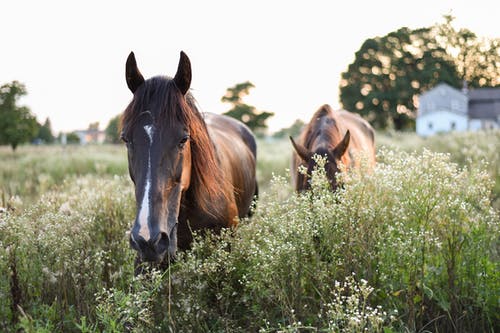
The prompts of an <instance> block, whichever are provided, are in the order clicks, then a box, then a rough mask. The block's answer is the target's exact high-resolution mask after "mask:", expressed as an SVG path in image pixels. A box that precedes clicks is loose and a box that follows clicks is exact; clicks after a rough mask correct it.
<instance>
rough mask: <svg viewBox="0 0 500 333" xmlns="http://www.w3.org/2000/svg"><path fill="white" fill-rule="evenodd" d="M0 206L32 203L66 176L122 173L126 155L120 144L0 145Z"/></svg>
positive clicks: (124, 169)
mask: <svg viewBox="0 0 500 333" xmlns="http://www.w3.org/2000/svg"><path fill="white" fill-rule="evenodd" d="M0 161H1V163H0V206H1V207H6V206H8V205H9V202H10V204H11V205H14V206H19V201H21V202H27V203H28V204H31V203H32V202H33V201H35V200H36V199H37V198H38V197H39V196H40V195H41V194H43V193H44V192H46V191H47V190H49V189H50V188H52V187H53V186H54V185H59V184H62V183H63V181H64V180H65V179H67V178H69V177H79V176H82V175H87V174H93V175H95V176H103V175H123V174H126V172H127V155H126V151H125V149H124V148H123V147H122V146H111V145H108V146H95V145H90V146H71V145H70V146H21V147H19V148H18V149H17V150H16V152H12V151H11V149H10V148H8V147H5V146H4V147H1V146H0Z"/></svg>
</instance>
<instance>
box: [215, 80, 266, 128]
mask: <svg viewBox="0 0 500 333" xmlns="http://www.w3.org/2000/svg"><path fill="white" fill-rule="evenodd" d="M254 87H255V86H254V85H253V84H252V83H251V82H250V81H246V82H243V83H238V84H236V85H235V86H234V87H231V88H228V89H227V90H226V94H225V95H224V96H223V97H222V98H221V101H222V102H225V103H230V104H232V106H233V107H232V108H231V109H230V110H229V111H227V112H225V113H224V114H225V115H227V116H229V117H233V118H235V119H238V120H240V121H241V122H243V123H244V124H246V125H247V126H248V127H249V128H250V129H251V130H252V131H254V132H255V131H258V130H259V129H260V130H265V129H266V128H267V124H266V121H267V118H269V117H272V116H273V115H274V113H272V112H267V111H257V109H256V108H255V107H254V106H252V105H248V104H245V103H243V97H244V96H247V95H248V94H249V90H250V89H251V88H254Z"/></svg>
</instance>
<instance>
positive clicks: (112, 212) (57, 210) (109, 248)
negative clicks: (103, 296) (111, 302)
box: [0, 177, 135, 331]
mask: <svg viewBox="0 0 500 333" xmlns="http://www.w3.org/2000/svg"><path fill="white" fill-rule="evenodd" d="M132 198H133V196H132V192H131V186H130V184H129V182H128V181H127V180H125V179H124V178H120V177H115V178H114V179H111V178H110V179H93V178H92V177H84V178H80V179H76V180H74V181H72V182H67V183H65V184H64V185H63V186H61V188H60V189H59V191H54V192H48V193H47V194H45V195H44V196H43V197H42V198H41V199H40V201H39V202H38V203H37V204H35V205H33V206H32V207H31V208H30V209H27V210H26V211H24V212H23V213H22V214H16V213H14V214H7V215H6V216H0V221H1V223H0V244H1V246H0V272H1V275H2V276H3V277H6V278H3V279H1V282H0V294H1V295H2V297H1V298H0V309H1V311H0V327H2V328H3V329H4V330H7V328H8V327H10V326H9V325H10V324H12V323H16V322H18V319H19V318H22V321H21V323H22V325H23V326H24V328H25V329H26V328H28V327H49V328H50V330H52V329H55V328H57V330H59V331H67V330H71V329H72V328H73V329H74V325H75V324H74V322H78V319H79V318H80V317H82V316H85V317H87V318H89V319H93V318H95V308H94V303H95V294H96V293H97V292H99V291H101V290H102V288H104V287H111V286H115V287H123V286H127V285H128V284H129V281H130V279H131V276H132V275H133V264H132V262H133V253H132V251H130V250H128V248H129V246H128V239H127V238H126V237H125V231H126V230H127V229H128V227H129V224H130V221H131V220H132V217H133V214H134V209H135V205H134V203H133V201H132ZM30 325H31V326H30Z"/></svg>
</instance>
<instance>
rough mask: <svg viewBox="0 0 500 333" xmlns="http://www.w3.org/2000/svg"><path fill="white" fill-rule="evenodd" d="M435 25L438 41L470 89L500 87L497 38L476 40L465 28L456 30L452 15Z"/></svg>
mask: <svg viewBox="0 0 500 333" xmlns="http://www.w3.org/2000/svg"><path fill="white" fill-rule="evenodd" d="M443 18H444V23H442V24H438V25H436V31H437V35H438V41H439V43H440V45H441V46H442V47H443V48H445V49H446V51H447V53H448V54H449V55H450V56H451V58H452V61H454V63H455V64H456V66H457V70H458V73H459V75H460V78H461V79H462V81H465V82H467V84H468V86H469V87H473V88H478V87H484V86H489V87H495V86H500V38H494V39H487V38H479V37H477V36H476V34H475V33H473V32H472V31H470V30H468V29H460V30H456V29H455V28H454V27H453V20H454V19H455V18H454V17H453V16H451V15H444V16H443Z"/></svg>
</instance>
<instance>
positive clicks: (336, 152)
mask: <svg viewBox="0 0 500 333" xmlns="http://www.w3.org/2000/svg"><path fill="white" fill-rule="evenodd" d="M350 140H351V133H350V132H349V130H347V132H346V133H345V135H344V138H343V139H342V141H340V142H339V144H338V145H337V146H336V147H335V148H333V151H332V154H333V156H335V158H338V159H340V158H341V157H342V155H344V153H345V152H346V150H347V147H348V146H349V141H350Z"/></svg>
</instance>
